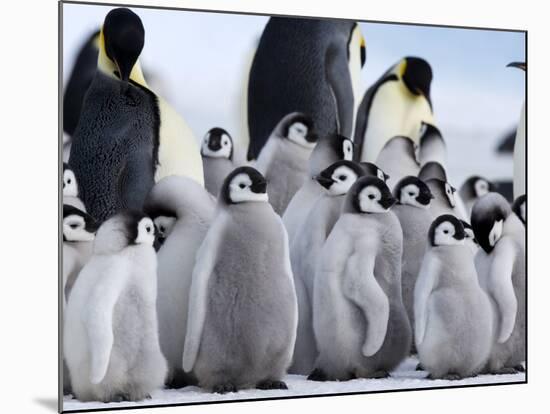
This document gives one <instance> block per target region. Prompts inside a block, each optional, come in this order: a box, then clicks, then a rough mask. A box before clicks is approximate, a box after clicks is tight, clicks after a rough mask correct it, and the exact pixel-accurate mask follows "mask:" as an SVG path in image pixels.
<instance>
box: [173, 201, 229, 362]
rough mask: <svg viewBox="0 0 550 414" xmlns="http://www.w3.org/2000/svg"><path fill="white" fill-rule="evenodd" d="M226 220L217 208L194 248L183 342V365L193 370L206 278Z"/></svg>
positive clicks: (200, 331)
mask: <svg viewBox="0 0 550 414" xmlns="http://www.w3.org/2000/svg"><path fill="white" fill-rule="evenodd" d="M228 220H229V217H228V215H227V213H225V212H223V211H222V212H220V213H219V214H218V215H217V217H216V218H215V219H214V221H213V222H212V225H211V226H210V229H209V230H208V233H207V234H206V237H205V238H204V240H203V242H202V244H201V246H200V248H199V250H198V251H197V255H196V260H195V267H194V269H193V275H192V277H191V289H190V292H189V312H188V315H187V332H186V334H185V343H184V346H183V358H182V366H183V370H184V371H185V372H191V371H192V370H193V366H194V365H195V361H196V359H197V355H198V353H199V346H200V342H201V337H202V330H203V326H204V320H205V318H206V310H207V309H206V308H207V303H208V281H209V280H210V276H211V274H212V272H213V271H214V268H215V266H216V258H217V253H218V247H219V245H220V244H221V242H222V239H223V233H224V228H225V226H226V223H227V221H228Z"/></svg>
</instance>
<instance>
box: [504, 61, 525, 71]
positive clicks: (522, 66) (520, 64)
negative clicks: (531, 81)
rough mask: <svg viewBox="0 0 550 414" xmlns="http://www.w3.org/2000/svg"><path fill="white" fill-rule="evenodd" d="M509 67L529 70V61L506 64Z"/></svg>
mask: <svg viewBox="0 0 550 414" xmlns="http://www.w3.org/2000/svg"><path fill="white" fill-rule="evenodd" d="M506 67H507V68H518V69H521V70H523V71H526V70H527V63H525V62H510V63H508V64H507V65H506Z"/></svg>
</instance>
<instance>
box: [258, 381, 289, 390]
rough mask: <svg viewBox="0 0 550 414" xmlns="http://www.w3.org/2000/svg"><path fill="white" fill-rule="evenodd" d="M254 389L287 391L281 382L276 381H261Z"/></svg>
mask: <svg viewBox="0 0 550 414" xmlns="http://www.w3.org/2000/svg"><path fill="white" fill-rule="evenodd" d="M256 388H257V389H259V390H288V387H287V386H286V384H285V383H284V382H283V381H277V380H274V381H272V380H265V381H261V382H259V383H258V384H257V385H256Z"/></svg>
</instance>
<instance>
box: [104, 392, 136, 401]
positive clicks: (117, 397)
mask: <svg viewBox="0 0 550 414" xmlns="http://www.w3.org/2000/svg"><path fill="white" fill-rule="evenodd" d="M123 401H130V396H129V395H128V394H125V393H120V394H115V395H113V397H112V398H111V399H110V400H109V401H104V402H117V403H119V402H123Z"/></svg>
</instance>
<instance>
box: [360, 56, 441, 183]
mask: <svg viewBox="0 0 550 414" xmlns="http://www.w3.org/2000/svg"><path fill="white" fill-rule="evenodd" d="M432 78H433V74H432V68H431V67H430V64H429V63H428V62H427V61H425V60H424V59H422V58H418V57H413V56H408V57H405V58H403V59H401V60H400V61H399V62H397V63H396V64H395V65H393V66H392V67H391V68H390V69H388V70H387V71H386V72H385V73H384V74H383V75H382V76H381V77H380V79H378V81H376V82H375V83H374V85H372V86H371V87H370V88H369V89H367V91H366V92H365V95H364V97H363V100H362V101H361V104H360V106H359V109H358V110H357V122H356V128H355V138H354V140H353V141H354V142H355V143H356V145H357V154H358V158H359V159H360V160H361V161H374V160H376V159H377V157H378V155H379V153H380V151H381V150H382V148H383V147H384V145H386V143H387V142H388V140H390V139H391V138H392V137H395V136H407V137H411V138H412V140H413V141H414V143H415V144H418V142H419V131H420V127H421V123H422V122H425V123H428V124H434V123H435V121H434V118H433V110H432V103H431V98H430V89H431V82H432ZM382 168H384V166H382ZM390 175H391V172H390ZM405 175H408V174H405ZM415 175H416V174H415Z"/></svg>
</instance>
